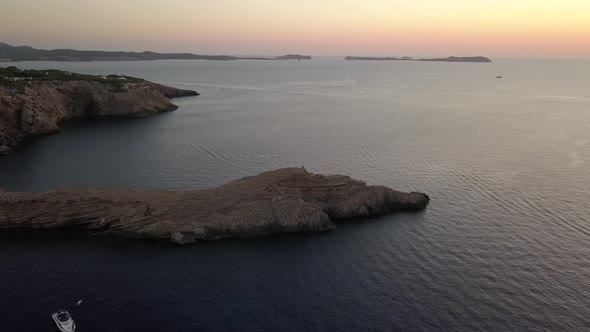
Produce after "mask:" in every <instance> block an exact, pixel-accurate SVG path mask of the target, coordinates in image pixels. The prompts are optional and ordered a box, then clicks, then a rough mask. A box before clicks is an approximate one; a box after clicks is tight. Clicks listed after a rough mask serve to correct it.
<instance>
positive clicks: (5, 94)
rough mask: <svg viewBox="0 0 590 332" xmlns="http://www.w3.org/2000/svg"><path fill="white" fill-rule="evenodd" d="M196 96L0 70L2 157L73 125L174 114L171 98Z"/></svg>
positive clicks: (113, 80)
mask: <svg viewBox="0 0 590 332" xmlns="http://www.w3.org/2000/svg"><path fill="white" fill-rule="evenodd" d="M196 95H198V93H197V92H195V91H191V90H181V89H176V88H172V87H167V86H163V85H160V84H156V83H152V82H149V81H144V80H142V79H138V78H133V77H128V76H122V75H109V76H93V75H81V74H74V73H69V72H63V71H56V70H47V71H35V70H19V69H17V68H15V67H8V68H0V154H7V153H10V152H11V151H12V150H13V149H14V148H15V147H16V146H17V145H18V144H19V142H20V141H21V139H22V138H24V137H26V136H32V135H41V134H48V133H54V132H58V131H59V129H60V125H61V123H62V122H64V121H67V120H71V119H76V118H102V117H139V116H145V115H149V114H154V113H158V112H165V111H172V110H174V109H176V108H177V106H175V105H174V104H172V103H171V102H170V98H175V97H182V96H196Z"/></svg>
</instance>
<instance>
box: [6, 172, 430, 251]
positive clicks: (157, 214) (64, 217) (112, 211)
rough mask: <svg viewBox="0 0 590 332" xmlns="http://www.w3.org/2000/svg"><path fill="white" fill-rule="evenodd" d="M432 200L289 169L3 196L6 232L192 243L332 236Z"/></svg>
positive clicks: (340, 177) (417, 207)
mask: <svg viewBox="0 0 590 332" xmlns="http://www.w3.org/2000/svg"><path fill="white" fill-rule="evenodd" d="M428 202H429V198H428V196H427V195H425V194H422V193H403V192H399V191H395V190H392V189H389V188H386V187H382V186H368V185H366V184H365V183H364V182H361V181H357V180H354V179H351V178H350V177H348V176H342V175H336V176H323V175H317V174H312V173H309V172H307V171H306V170H305V169H302V168H286V169H280V170H276V171H271V172H266V173H262V174H259V175H257V176H253V177H246V178H243V179H240V180H236V181H233V182H230V183H228V184H226V185H223V186H220V187H217V188H213V189H207V190H200V191H187V192H174V191H132V190H122V189H92V188H73V189H63V190H58V191H54V192H47V193H30V192H24V193H18V192H1V191H0V229H11V228H64V227H69V228H79V229H87V230H92V231H94V232H101V233H107V234H116V235H121V236H126V237H135V238H160V239H169V240H171V241H173V242H177V243H181V244H185V243H191V242H195V241H197V240H217V239H223V238H230V237H241V238H244V237H252V236H257V235H264V234H272V233H280V232H301V231H326V230H329V229H332V228H333V227H334V226H335V224H334V221H337V220H341V219H347V218H355V217H366V216H374V215H380V214H385V213H391V212H394V211H398V210H418V209H424V208H425V207H426V205H427V204H428Z"/></svg>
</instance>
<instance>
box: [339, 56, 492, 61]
mask: <svg viewBox="0 0 590 332" xmlns="http://www.w3.org/2000/svg"><path fill="white" fill-rule="evenodd" d="M345 60H369V61H396V60H404V61H439V62H492V60H491V59H489V58H486V57H483V56H468V57H457V56H450V57H447V58H422V59H420V58H412V57H407V56H406V57H401V58H396V57H360V56H347V57H346V58H345Z"/></svg>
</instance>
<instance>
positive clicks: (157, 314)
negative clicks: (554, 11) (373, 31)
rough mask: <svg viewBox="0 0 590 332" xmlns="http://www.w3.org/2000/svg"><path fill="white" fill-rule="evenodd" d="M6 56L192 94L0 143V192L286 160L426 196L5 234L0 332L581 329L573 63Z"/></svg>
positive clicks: (130, 183)
mask: <svg viewBox="0 0 590 332" xmlns="http://www.w3.org/2000/svg"><path fill="white" fill-rule="evenodd" d="M8 65H10V64H8ZM16 65H18V66H20V67H24V68H56V69H66V70H70V71H76V72H82V73H92V74H110V73H121V74H127V75H131V76H138V77H143V78H147V79H150V80H154V81H157V82H160V83H164V84H168V85H172V86H177V87H181V88H191V89H196V90H198V91H199V92H200V93H202V95H201V96H199V97H196V98H186V99H177V100H175V103H176V104H178V105H179V106H180V109H178V110H177V111H175V112H172V113H167V114H161V115H157V116H152V117H147V118H142V119H136V120H119V121H95V122H86V123H72V124H70V125H68V126H67V127H66V128H65V129H64V130H63V132H62V133H60V134H58V135H52V136H48V137H44V138H42V139H36V140H32V141H30V142H28V143H27V144H25V145H24V146H23V148H22V149H20V150H19V151H17V152H16V153H15V154H12V155H10V156H7V157H3V158H1V159H0V187H2V188H5V189H9V190H36V191H42V190H50V189H54V188H58V187H62V186H77V185H93V186H101V187H133V188H143V189H182V190H189V189H201V188H207V187H211V186H216V185H220V184H223V183H225V182H227V181H230V180H233V179H236V178H239V177H242V176H247V175H253V174H257V173H259V172H262V171H266V170H271V169H275V168H279V167H287V166H297V167H298V166H305V167H306V168H307V169H308V170H311V171H314V172H319V173H344V174H348V175H351V176H353V177H356V178H359V179H364V180H366V181H367V182H369V183H370V184H380V185H386V186H390V187H393V188H395V189H399V190H406V191H412V190H418V191H423V192H426V193H428V194H429V195H430V196H431V198H432V202H431V204H430V206H429V207H428V209H427V210H426V211H424V212H421V213H415V214H396V215H392V216H387V217H382V218H371V219H366V220H359V221H353V222H349V223H346V224H342V225H340V227H339V228H338V229H336V230H335V231H333V232H330V233H325V234H295V235H279V236H274V237H267V238H260V239H255V240H249V241H243V240H230V241H224V242H217V243H212V244H198V245H193V246H188V247H177V246H174V245H171V244H168V243H166V242H158V241H155V242H152V241H127V240H118V239H113V238H96V237H92V236H89V235H85V234H78V233H67V232H24V233H22V232H4V233H1V234H0V331H53V327H52V321H51V318H50V314H51V312H52V311H54V310H57V309H60V308H66V309H68V310H70V312H71V313H72V314H73V316H74V318H75V320H76V322H77V324H78V329H79V331H199V330H204V331H205V330H210V331H213V330H218V331H238V330H242V331H283V330H284V331H396V330H405V331H584V330H586V331H587V330H590V88H589V87H590V61H586V60H539V59H537V60H522V59H521V60H515V59H495V62H494V63H491V64H485V63H482V64H477V63H475V64H474V63H422V62H421V63H416V62H364V61H358V62H353V61H350V62H347V61H343V60H337V59H329V58H326V59H320V60H314V61H301V62H280V61H277V62H263V61H236V62H204V61H150V62H106V63H105V62H95V63H54V62H39V63H34V62H31V63H18V64H16ZM498 75H501V76H503V78H502V79H497V78H496V76H498ZM79 299H83V301H84V302H83V303H82V305H81V306H80V307H75V306H74V304H75V303H76V302H77V301H78V300H79Z"/></svg>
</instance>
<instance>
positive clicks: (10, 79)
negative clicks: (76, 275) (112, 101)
mask: <svg viewBox="0 0 590 332" xmlns="http://www.w3.org/2000/svg"><path fill="white" fill-rule="evenodd" d="M42 81H62V82H68V81H90V82H97V83H102V84H108V85H110V86H111V87H112V88H113V90H114V91H121V90H122V89H123V85H124V84H125V83H129V82H141V81H143V80H142V79H140V78H135V77H131V76H124V75H88V74H78V73H71V72H68V71H63V70H55V69H47V70H33V69H19V68H17V67H14V66H11V67H0V86H5V87H8V88H11V89H14V90H17V91H18V92H20V93H23V92H24V91H25V86H26V85H27V84H30V83H33V82H42Z"/></svg>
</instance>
